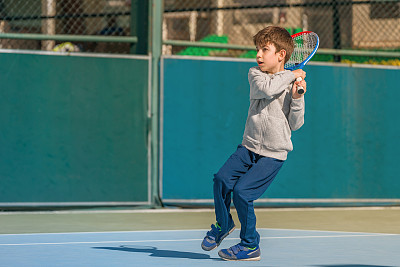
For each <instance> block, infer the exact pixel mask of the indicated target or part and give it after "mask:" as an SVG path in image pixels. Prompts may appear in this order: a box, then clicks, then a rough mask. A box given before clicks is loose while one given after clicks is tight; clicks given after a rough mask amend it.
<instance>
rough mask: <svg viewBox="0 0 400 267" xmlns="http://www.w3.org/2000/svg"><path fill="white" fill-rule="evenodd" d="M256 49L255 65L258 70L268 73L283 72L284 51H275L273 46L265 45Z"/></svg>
mask: <svg viewBox="0 0 400 267" xmlns="http://www.w3.org/2000/svg"><path fill="white" fill-rule="evenodd" d="M256 49H257V57H256V60H257V63H258V66H259V67H260V69H261V70H262V71H264V72H268V73H271V74H273V73H276V72H279V71H282V70H283V66H284V61H283V60H284V59H285V55H286V52H285V50H281V51H276V48H275V45H273V44H271V43H267V44H266V45H264V46H262V47H256Z"/></svg>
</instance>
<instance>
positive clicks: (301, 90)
mask: <svg viewBox="0 0 400 267" xmlns="http://www.w3.org/2000/svg"><path fill="white" fill-rule="evenodd" d="M301 80H302V78H301V77H297V79H296V81H298V82H300V81H301ZM297 93H298V94H299V95H302V94H304V88H303V86H300V85H299V86H297Z"/></svg>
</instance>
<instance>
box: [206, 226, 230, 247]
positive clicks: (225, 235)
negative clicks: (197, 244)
mask: <svg viewBox="0 0 400 267" xmlns="http://www.w3.org/2000/svg"><path fill="white" fill-rule="evenodd" d="M235 228H236V226H233V228H232V229H231V230H229V232H227V233H226V234H224V235H223V236H222V237H221V240H219V242H218V243H217V245H216V246H215V247H213V248H212V249H205V247H203V244H202V245H201V248H202V249H203V250H205V251H211V250H213V249H216V248H217V247H218V246H219V245H220V244H221V242H222V240H224V238H225V237H227V236H228V235H229V234H230V233H232V232H233V230H235Z"/></svg>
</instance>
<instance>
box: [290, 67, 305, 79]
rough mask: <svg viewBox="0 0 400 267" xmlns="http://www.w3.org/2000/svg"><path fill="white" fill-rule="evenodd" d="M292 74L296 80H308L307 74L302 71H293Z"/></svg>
mask: <svg viewBox="0 0 400 267" xmlns="http://www.w3.org/2000/svg"><path fill="white" fill-rule="evenodd" d="M292 72H293V74H294V77H295V78H296V79H297V78H299V77H301V78H302V79H303V80H304V79H305V78H306V72H305V71H303V70H301V69H297V70H293V71H292Z"/></svg>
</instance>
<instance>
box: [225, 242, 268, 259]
mask: <svg viewBox="0 0 400 267" xmlns="http://www.w3.org/2000/svg"><path fill="white" fill-rule="evenodd" d="M218 255H219V256H220V257H221V258H222V259H224V260H227V261H259V260H260V259H261V251H260V247H259V246H257V247H255V248H248V247H244V246H242V245H240V244H237V245H234V246H232V247H230V248H228V249H221V250H220V251H219V252H218Z"/></svg>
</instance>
